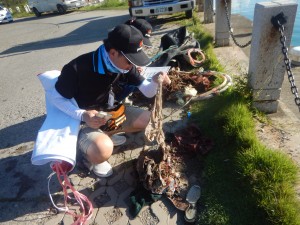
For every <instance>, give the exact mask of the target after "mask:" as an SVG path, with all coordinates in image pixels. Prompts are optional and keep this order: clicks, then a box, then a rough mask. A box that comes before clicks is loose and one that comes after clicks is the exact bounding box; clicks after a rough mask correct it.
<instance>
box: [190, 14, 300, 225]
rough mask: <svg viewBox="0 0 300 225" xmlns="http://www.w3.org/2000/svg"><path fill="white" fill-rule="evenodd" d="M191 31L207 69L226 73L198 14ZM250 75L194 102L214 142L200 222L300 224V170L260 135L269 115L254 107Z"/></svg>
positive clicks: (205, 174) (197, 115)
mask: <svg viewBox="0 0 300 225" xmlns="http://www.w3.org/2000/svg"><path fill="white" fill-rule="evenodd" d="M192 21H193V25H191V26H189V27H188V29H189V30H190V31H191V32H193V33H194V34H195V37H196V39H197V40H198V41H199V42H200V44H201V49H202V50H204V52H205V55H206V56H207V59H208V60H207V61H206V63H205V64H204V65H203V67H204V69H205V70H215V71H220V72H223V67H222V66H221V65H220V63H219V62H218V60H217V58H216V56H215V54H214V52H213V47H214V46H213V38H212V36H210V35H209V34H207V33H206V32H205V31H204V29H202V27H201V25H200V23H199V19H198V18H197V17H196V18H195V17H193V19H192ZM251 100H252V94H251V92H250V91H249V90H248V88H247V80H246V77H239V78H236V79H235V84H234V86H232V87H230V88H229V89H228V90H227V91H226V92H224V93H223V94H222V95H220V96H217V97H214V98H212V99H209V100H205V101H201V102H198V103H195V104H193V105H192V107H191V109H190V110H191V112H192V118H191V121H192V122H195V123H197V124H198V125H199V127H200V128H201V129H202V131H203V133H204V134H205V135H207V136H209V137H210V138H211V139H212V140H213V141H214V148H213V150H212V151H211V152H210V153H209V154H208V155H207V156H206V157H205V158H204V160H203V159H201V160H203V161H204V171H203V172H202V173H203V186H202V195H201V199H200V202H201V203H200V206H199V214H198V217H197V222H196V224H201V225H216V224H217V225H248V224H249V225H277V224H278V225H279V224H280V225H300V213H299V212H300V203H299V200H297V195H296V192H295V185H296V183H297V182H298V175H299V170H298V168H297V166H296V165H295V163H294V162H293V161H292V160H291V159H290V158H289V157H288V156H287V155H286V154H283V153H282V152H279V151H277V150H274V149H269V148H267V147H266V146H264V145H263V144H262V143H261V142H260V141H259V140H258V138H257V136H256V131H255V124H254V118H255V117H256V118H258V119H260V120H262V121H264V122H265V121H266V117H265V116H264V115H263V114H262V113H259V112H258V111H256V110H254V109H252V108H251Z"/></svg>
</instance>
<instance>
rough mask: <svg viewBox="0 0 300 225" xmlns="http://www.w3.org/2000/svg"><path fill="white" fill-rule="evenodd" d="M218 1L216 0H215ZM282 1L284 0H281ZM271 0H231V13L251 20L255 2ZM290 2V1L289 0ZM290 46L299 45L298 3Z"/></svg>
mask: <svg viewBox="0 0 300 225" xmlns="http://www.w3.org/2000/svg"><path fill="white" fill-rule="evenodd" d="M216 1H218V0H216ZM281 1H284V0H281ZM258 2H271V1H268V0H232V2H231V13H232V14H241V15H243V16H245V17H246V18H248V19H250V20H252V21H253V15H254V8H255V3H258ZM289 2H291V1H289ZM292 2H295V3H298V4H300V0H293V1H292ZM291 46H300V5H298V9H297V15H296V20H295V23H294V30H293V35H292V41H291Z"/></svg>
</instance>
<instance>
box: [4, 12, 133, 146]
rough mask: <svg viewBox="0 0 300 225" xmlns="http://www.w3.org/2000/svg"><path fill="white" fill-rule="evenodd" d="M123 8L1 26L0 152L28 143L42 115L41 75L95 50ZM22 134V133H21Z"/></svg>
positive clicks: (122, 15) (122, 17)
mask: <svg viewBox="0 0 300 225" xmlns="http://www.w3.org/2000/svg"><path fill="white" fill-rule="evenodd" d="M128 18H129V14H128V11H127V10H122V11H107V10H103V11H93V12H72V13H68V14H65V15H58V14H49V15H44V16H42V17H40V18H35V17H32V18H26V19H16V20H15V22H13V23H9V24H3V25H1V26H0V33H1V39H0V71H1V72H0V76H1V82H0V102H1V107H0V149H3V148H7V147H12V146H15V145H18V144H21V143H26V142H30V141H33V140H34V138H35V136H36V132H37V129H38V128H39V127H40V125H41V122H42V121H43V115H44V112H45V106H44V96H43V95H42V93H43V91H42V87H41V85H40V83H39V81H38V79H37V78H36V75H37V74H38V73H40V72H43V71H47V70H53V69H58V70H60V69H61V68H62V67H63V65H64V64H65V63H67V62H68V61H70V60H71V59H72V58H74V57H76V56H78V55H80V54H82V53H86V52H89V51H92V50H95V49H96V48H97V47H98V46H99V45H100V44H101V41H102V40H103V39H104V38H105V37H106V35H107V31H108V30H109V29H111V28H113V27H114V26H115V25H117V24H120V23H122V22H124V21H125V20H126V19H128ZM24 134H25V135H24Z"/></svg>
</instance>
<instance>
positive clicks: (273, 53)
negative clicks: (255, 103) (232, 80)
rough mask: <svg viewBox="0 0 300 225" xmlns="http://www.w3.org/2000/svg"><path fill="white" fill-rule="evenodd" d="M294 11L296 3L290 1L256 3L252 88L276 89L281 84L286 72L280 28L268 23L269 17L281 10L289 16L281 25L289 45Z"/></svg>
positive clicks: (251, 57)
mask: <svg viewBox="0 0 300 225" xmlns="http://www.w3.org/2000/svg"><path fill="white" fill-rule="evenodd" d="M296 11H297V4H295V3H291V2H283V3H279V2H264V3H257V4H256V6H255V13H254V21H253V31H252V43H251V52H250V65H249V84H250V86H251V88H253V89H277V88H280V87H281V85H282V82H283V78H284V73H285V65H284V61H283V58H284V56H283V53H282V45H281V43H280V32H279V31H278V29H277V28H275V27H274V26H273V24H272V23H271V18H272V17H273V16H276V15H278V14H279V13H281V12H283V13H284V15H286V16H288V19H287V23H286V24H285V25H284V27H285V31H284V33H285V36H286V46H287V47H288V46H289V45H290V42H291V35H292V32H293V26H294V21H295V16H296Z"/></svg>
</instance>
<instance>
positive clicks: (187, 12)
mask: <svg viewBox="0 0 300 225" xmlns="http://www.w3.org/2000/svg"><path fill="white" fill-rule="evenodd" d="M185 16H186V18H188V19H190V18H192V16H193V10H192V9H191V10H188V11H185Z"/></svg>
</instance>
